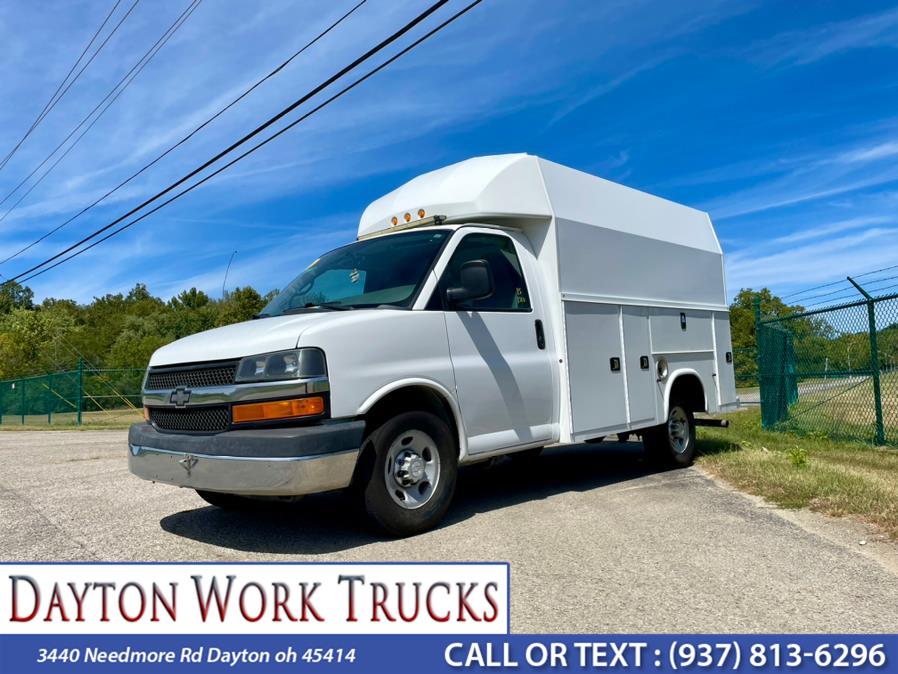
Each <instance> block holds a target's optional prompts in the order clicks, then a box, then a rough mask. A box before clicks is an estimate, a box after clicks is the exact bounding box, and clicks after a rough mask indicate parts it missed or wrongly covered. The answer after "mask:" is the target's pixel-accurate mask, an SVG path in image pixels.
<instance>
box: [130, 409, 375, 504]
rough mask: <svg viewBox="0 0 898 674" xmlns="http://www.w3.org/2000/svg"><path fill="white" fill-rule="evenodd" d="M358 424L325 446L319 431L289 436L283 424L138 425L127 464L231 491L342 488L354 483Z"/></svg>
mask: <svg viewBox="0 0 898 674" xmlns="http://www.w3.org/2000/svg"><path fill="white" fill-rule="evenodd" d="M355 423H356V422H353V424H354V427H353V428H347V425H344V424H339V425H338V426H342V427H343V428H339V429H335V432H334V433H328V434H326V435H327V437H328V438H329V439H328V440H327V445H328V446H327V447H323V446H322V434H321V433H317V434H315V436H313V437H311V438H307V437H304V434H303V431H304V430H305V429H296V431H297V432H295V433H289V432H287V435H286V436H285V432H286V431H285V429H281V430H279V431H254V432H250V431H234V432H229V433H221V434H219V435H213V436H191V435H177V434H170V433H159V432H158V431H155V430H154V429H153V428H152V427H149V426H148V425H147V424H135V426H133V427H132V428H131V432H130V433H129V442H128V445H129V452H128V469H129V470H130V471H131V472H132V473H133V474H134V475H136V476H137V477H140V478H143V479H145V480H151V481H153V482H162V483H164V484H170V485H175V486H178V487H187V488H189V489H200V490H204V491H215V492H222V493H229V494H243V495H254V496H299V495H303V494H314V493H318V492H323V491H331V490H333V489H342V488H344V487H348V486H349V484H350V483H351V481H352V475H353V472H354V471H355V465H356V461H357V459H358V456H359V449H358V447H359V445H360V444H361V433H362V430H363V425H362V427H359V426H355ZM318 428H320V427H318ZM241 436H243V437H241ZM356 436H358V437H356ZM331 438H332V439H331ZM304 440H305V442H304ZM310 440H314V442H312V441H310ZM347 444H349V445H355V447H352V446H350V447H346V445H347ZM154 445H155V446H154ZM160 445H162V446H160ZM266 450H267V451H266Z"/></svg>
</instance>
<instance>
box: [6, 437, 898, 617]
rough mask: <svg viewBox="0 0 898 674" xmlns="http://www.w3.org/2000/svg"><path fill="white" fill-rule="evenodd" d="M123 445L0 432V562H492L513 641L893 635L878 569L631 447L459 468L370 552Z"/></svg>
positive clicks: (349, 532)
mask: <svg viewBox="0 0 898 674" xmlns="http://www.w3.org/2000/svg"><path fill="white" fill-rule="evenodd" d="M125 437H126V436H125V433H124V432H122V431H91V432H60V431H55V432H54V431H50V432H33V433H32V432H5V433H0V465H2V466H3V468H2V470H0V558H2V559H3V560H173V561H177V560H291V559H295V560H337V561H371V560H396V561H404V560H457V561H464V560H508V561H510V562H511V568H512V584H511V588H512V628H513V630H514V631H515V632H527V631H529V632H563V631H567V632H608V631H631V632H651V631H734V632H738V631H763V632H778V631H818V630H819V631H838V632H842V631H846V632H855V631H888V632H893V631H895V630H896V628H898V602H896V601H895V597H898V576H896V575H894V574H893V573H892V572H891V571H889V570H888V567H887V566H883V565H880V564H879V563H877V562H876V561H874V560H873V559H871V558H869V557H867V556H864V555H862V554H860V553H859V552H857V551H856V550H854V549H852V548H851V547H850V546H847V545H843V544H840V543H834V542H831V540H830V538H826V537H822V536H820V535H818V534H817V533H812V532H811V531H808V530H806V529H805V528H802V527H801V526H798V525H797V524H795V523H793V521H791V520H790V519H787V518H785V517H783V516H782V515H780V514H779V513H778V512H777V511H775V510H773V509H771V508H767V507H763V506H761V505H758V504H757V503H756V502H755V501H753V500H751V499H749V498H746V497H744V496H742V495H740V494H738V493H735V492H733V491H732V490H729V489H727V488H724V487H722V486H720V485H718V484H716V483H715V482H713V481H711V480H709V479H708V478H706V477H705V476H704V475H703V474H702V473H701V472H700V471H699V470H697V469H689V470H681V471H673V472H666V473H652V472H649V471H648V470H647V469H646V468H645V466H644V465H643V463H642V461H641V458H640V455H639V453H638V452H636V451H634V448H636V447H638V445H635V443H634V444H632V445H629V446H628V445H620V444H606V445H601V446H600V448H595V447H586V446H576V447H563V448H557V449H553V450H551V451H548V452H547V453H546V454H545V455H544V456H543V457H541V458H540V459H539V460H538V462H537V463H536V466H535V467H534V468H532V469H529V470H526V471H521V470H520V469H517V468H515V467H514V466H512V465H509V462H504V463H502V464H499V465H496V466H493V467H490V468H476V467H475V468H468V469H466V470H464V471H462V474H461V481H460V485H459V487H460V488H459V493H458V496H457V499H456V502H455V504H454V506H453V508H452V510H451V511H450V513H449V517H448V521H447V522H446V523H445V525H444V526H442V527H441V528H440V529H438V530H436V531H433V532H430V533H428V534H425V535H422V536H418V537H416V538H412V539H406V540H398V541H395V540H391V541H384V540H377V539H376V538H373V537H372V536H370V535H369V534H368V533H366V532H365V531H364V530H363V529H361V528H360V527H359V526H358V523H357V521H356V518H355V516H354V514H353V512H352V511H351V509H349V508H348V507H347V505H346V503H345V501H344V500H343V499H342V498H341V497H340V496H339V495H335V494H331V495H320V496H315V497H309V498H307V499H305V500H304V501H302V502H301V503H299V504H296V505H291V506H285V507H278V508H277V509H274V510H268V511H266V512H260V513H254V514H233V513H226V512H222V511H219V510H217V509H215V508H211V507H207V506H206V505H205V503H204V502H203V501H201V500H200V498H199V497H197V496H196V495H195V494H193V493H192V492H188V491H185V490H179V489H175V488H170V487H166V486H162V485H153V484H150V483H147V482H143V481H141V480H138V479H137V478H134V477H132V476H131V475H130V474H129V473H128V472H127V470H126V459H125ZM792 519H794V518H792Z"/></svg>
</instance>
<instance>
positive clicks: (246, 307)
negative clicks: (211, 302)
mask: <svg viewBox="0 0 898 674" xmlns="http://www.w3.org/2000/svg"><path fill="white" fill-rule="evenodd" d="M265 304H266V302H265V300H264V299H263V298H262V296H261V295H260V294H259V292H258V291H257V290H256V289H255V288H251V287H249V286H246V287H245V288H235V289H234V290H233V291H231V292H229V293H228V298H227V299H226V300H224V301H223V302H222V305H223V306H222V309H221V313H220V314H219V316H218V320H217V321H216V325H218V326H221V325H230V324H231V323H239V322H241V321H248V320H250V319H251V318H252V317H253V316H255V315H256V314H258V313H259V312H260V311H262V308H263V307H264V306H265Z"/></svg>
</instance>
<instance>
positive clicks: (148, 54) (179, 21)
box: [0, 0, 202, 220]
mask: <svg viewBox="0 0 898 674" xmlns="http://www.w3.org/2000/svg"><path fill="white" fill-rule="evenodd" d="M200 2H202V0H191V2H190V4H189V5H188V6H187V7H186V8H185V9H184V11H183V12H181V14H180V15H179V16H178V18H177V19H175V21H174V23H172V24H171V25H170V26H169V27H168V28H167V29H166V30H165V32H164V33H163V34H162V35H161V36H160V37H159V39H158V40H156V42H155V43H153V45H152V46H151V47H150V48H149V49H148V50H147V51H146V52H145V53H144V55H143V56H141V57H140V58H139V59H138V60H137V63H135V64H134V65H133V66H131V69H130V70H129V71H128V72H127V73H125V75H124V76H123V77H122V78H121V79H120V80H119V81H118V82H117V83H116V85H115V86H114V87H112V89H110V90H109V93H107V94H106V95H105V96H104V97H103V98H102V100H100V102H99V103H97V104H96V105H95V106H94V108H93V110H91V111H90V112H89V113H87V115H86V116H85V117H84V119H82V120H81V121H80V122H78V124H77V125H76V126H75V128H74V129H72V130H71V131H70V132H69V135H67V136H66V137H65V138H63V139H62V142H61V143H59V145H57V146H56V147H55V148H53V150H52V151H51V152H50V154H48V155H47V156H46V157H45V158H44V160H43V161H42V162H41V163H40V164H38V165H37V166H35V167H34V169H32V171H31V173H29V174H28V175H27V176H25V177H24V178H23V179H22V181H21V182H19V184H18V185H16V186H15V187H14V188H12V190H11V191H10V192H8V193H7V194H6V196H5V197H3V199H0V205H2V204H4V203H6V201H7V200H8V199H9V198H10V197H11V196H12V195H13V194H15V193H16V192H18V191H19V188H21V187H22V185H24V184H25V183H27V182H28V181H29V180H30V179H31V178H32V177H33V176H34V174H35V173H37V172H38V171H40V170H41V168H43V166H44V165H45V164H46V163H47V162H48V161H50V159H52V158H53V155H55V154H56V153H57V152H59V149H60V148H62V147H63V146H64V145H65V144H66V143H67V142H68V141H69V139H70V138H71V137H72V136H74V135H75V134H76V133H77V132H78V129H80V128H81V127H82V126H84V125H85V124H86V123H87V121H88V120H89V119H90V118H91V117H92V116H93V114H94V113H95V112H96V111H97V110H99V109H100V107H102V106H103V104H104V103H106V101H108V100H109V99H110V98H112V97H113V95H114V98H118V96H119V95H120V94H121V93H122V91H124V90H125V89H126V88H127V87H128V85H129V84H130V83H131V82H132V81H133V79H134V78H133V77H131V79H130V80H129V79H128V78H129V77H130V76H131V74H132V73H134V76H135V77H136V76H137V74H136V73H135V71H138V72H139V71H140V70H143V68H144V66H145V65H146V64H147V63H148V62H149V60H150V59H152V58H153V56H155V55H156V52H158V51H159V49H161V48H162V45H164V44H165V42H167V41H168V39H169V38H170V37H171V36H172V34H174V32H175V31H177V30H178V28H180V27H181V24H183V22H184V21H186V20H187V18H188V17H189V16H190V14H192V13H193V10H194V9H196V7H197V6H198V5H199V3H200ZM160 43H161V44H160ZM157 46H158V49H157ZM154 49H155V51H153V50H154ZM126 80H127V82H126ZM123 82H125V86H124V87H122V83H123ZM119 87H122V88H121V91H119V92H118V93H116V91H117V90H118V89H119ZM114 98H113V100H114ZM110 105H111V101H110ZM106 107H107V108H108V107H109V106H106ZM104 112H106V109H105V108H104V109H103V112H101V113H100V114H99V115H97V119H99V117H100V116H101V115H102V114H103V113H104ZM97 119H94V121H93V122H91V125H93V124H94V123H95V122H96V121H97ZM88 128H89V127H88ZM81 135H82V136H83V135H84V134H81ZM80 139H81V137H80V136H79V137H78V139H77V140H75V143H73V144H72V145H73V146H74V145H75V144H76V143H77V142H78V140H80ZM69 149H71V148H69ZM66 152H68V150H67V151H66ZM57 163H59V162H57ZM53 166H55V164H54V165H53ZM50 170H51V171H52V170H53V167H52V166H51V167H50ZM47 173H49V171H48V172H47ZM41 180H43V177H42V178H40V179H39V180H38V183H39V182H40V181H41ZM36 186H37V184H35V185H33V186H32V187H31V189H34V188H35V187H36ZM31 189H29V190H28V191H29V192H30V191H31ZM21 201H22V200H21V199H19V201H17V202H16V203H15V204H14V205H13V208H11V209H10V210H9V211H7V212H6V213H5V214H4V215H3V217H2V218H0V220H3V219H5V218H6V216H7V215H9V213H10V212H12V210H13V209H15V207H16V206H18V204H19V203H20V202H21Z"/></svg>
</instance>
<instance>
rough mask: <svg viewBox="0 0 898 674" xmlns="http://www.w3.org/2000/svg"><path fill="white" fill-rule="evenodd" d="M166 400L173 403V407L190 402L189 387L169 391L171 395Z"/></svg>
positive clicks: (182, 405)
mask: <svg viewBox="0 0 898 674" xmlns="http://www.w3.org/2000/svg"><path fill="white" fill-rule="evenodd" d="M168 400H169V402H170V403H172V404H174V406H175V407H184V406H185V405H186V404H187V403H189V402H190V389H189V388H176V389H175V390H174V391H172V392H171V397H170V398H169V399H168Z"/></svg>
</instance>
